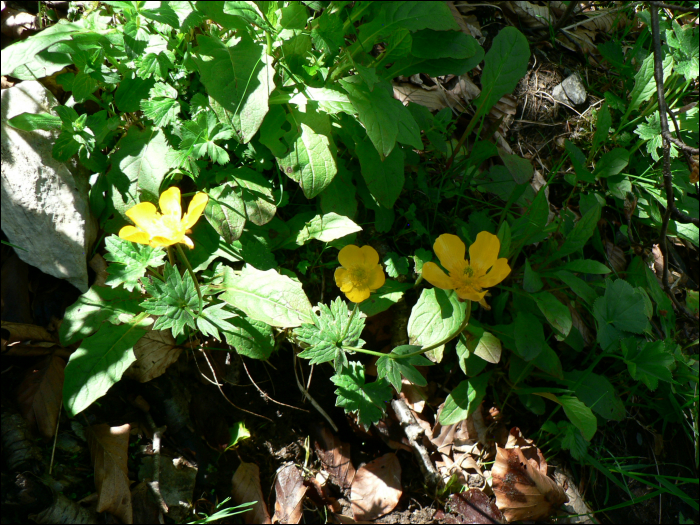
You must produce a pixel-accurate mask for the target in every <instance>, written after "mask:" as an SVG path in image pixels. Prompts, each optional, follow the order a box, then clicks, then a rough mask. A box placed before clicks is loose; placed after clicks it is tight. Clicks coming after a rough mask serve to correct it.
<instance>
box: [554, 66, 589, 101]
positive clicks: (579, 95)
mask: <svg viewBox="0 0 700 525" xmlns="http://www.w3.org/2000/svg"><path fill="white" fill-rule="evenodd" d="M587 96H588V93H586V88H585V87H584V85H583V82H581V77H580V76H579V74H578V73H574V74H573V75H570V76H568V77H567V78H566V79H564V81H563V82H562V83H561V84H558V85H557V86H555V87H554V89H553V90H552V97H554V98H555V99H556V100H558V101H559V102H562V103H564V104H569V105H573V106H578V105H579V104H583V103H584V102H585V101H586V97H587Z"/></svg>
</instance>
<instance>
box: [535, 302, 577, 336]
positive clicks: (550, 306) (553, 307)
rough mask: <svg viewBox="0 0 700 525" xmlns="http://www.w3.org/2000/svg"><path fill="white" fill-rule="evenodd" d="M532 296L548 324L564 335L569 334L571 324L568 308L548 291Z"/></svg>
mask: <svg viewBox="0 0 700 525" xmlns="http://www.w3.org/2000/svg"><path fill="white" fill-rule="evenodd" d="M533 298H534V299H535V302H536V303H537V306H539V307H540V311H541V312H542V313H543V314H544V316H545V317H546V318H547V321H549V324H550V325H552V327H553V328H554V329H555V330H556V331H557V332H559V333H560V334H561V335H563V336H564V337H566V336H567V335H569V332H570V331H571V326H572V321H571V312H569V309H568V308H567V307H566V306H565V305H563V304H562V303H561V301H559V299H557V298H556V297H554V296H553V295H552V294H551V293H549V292H540V293H538V294H535V295H534V296H533Z"/></svg>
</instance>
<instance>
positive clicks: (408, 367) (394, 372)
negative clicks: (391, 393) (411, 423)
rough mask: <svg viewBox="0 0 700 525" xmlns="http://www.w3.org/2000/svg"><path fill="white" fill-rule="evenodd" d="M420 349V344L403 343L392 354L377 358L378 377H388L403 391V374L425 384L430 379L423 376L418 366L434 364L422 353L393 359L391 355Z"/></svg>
mask: <svg viewBox="0 0 700 525" xmlns="http://www.w3.org/2000/svg"><path fill="white" fill-rule="evenodd" d="M419 350H420V347H419V346H411V345H403V346H397V347H396V348H394V349H393V350H392V351H391V354H387V355H384V356H382V357H380V358H379V359H378V360H377V377H378V378H379V379H382V378H386V379H387V380H388V381H389V382H390V383H391V384H392V385H393V387H394V388H395V389H396V391H397V392H401V376H404V377H405V378H406V379H408V380H409V381H410V382H411V383H413V384H414V385H418V386H425V385H427V384H428V381H427V380H426V379H425V377H423V374H421V373H420V372H419V371H418V370H417V369H416V367H417V366H430V365H432V364H434V363H433V362H432V361H430V360H428V359H426V358H425V357H423V356H422V355H414V356H411V357H406V358H403V359H392V358H391V357H389V356H390V355H406V354H411V353H413V352H417V351H419Z"/></svg>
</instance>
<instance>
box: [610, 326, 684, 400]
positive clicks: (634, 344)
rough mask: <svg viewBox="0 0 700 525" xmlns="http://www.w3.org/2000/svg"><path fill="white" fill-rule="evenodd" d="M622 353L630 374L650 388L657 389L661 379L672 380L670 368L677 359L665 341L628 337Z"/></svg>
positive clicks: (624, 341)
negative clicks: (640, 339) (669, 350)
mask: <svg viewBox="0 0 700 525" xmlns="http://www.w3.org/2000/svg"><path fill="white" fill-rule="evenodd" d="M622 353H623V356H624V359H625V363H627V368H628V369H629V372H630V375H631V376H632V377H633V378H634V379H636V380H637V381H641V382H642V383H644V384H645V385H646V386H647V388H649V390H656V388H657V387H658V386H659V379H661V380H662V381H672V379H673V376H672V375H671V371H670V368H671V366H672V365H673V363H674V362H675V359H674V358H673V355H671V354H670V353H669V352H668V351H667V350H666V345H665V343H664V341H653V342H649V341H638V340H637V339H635V338H634V337H628V338H627V339H624V340H623V341H622Z"/></svg>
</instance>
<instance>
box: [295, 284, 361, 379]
mask: <svg viewBox="0 0 700 525" xmlns="http://www.w3.org/2000/svg"><path fill="white" fill-rule="evenodd" d="M318 308H319V315H317V316H315V317H314V319H313V324H303V325H301V326H300V327H299V328H297V329H295V330H294V335H295V336H296V337H297V339H299V341H301V342H302V343H306V344H307V345H309V347H308V348H306V349H305V350H304V351H303V352H301V353H300V354H299V357H303V358H304V359H309V360H310V364H312V365H315V364H318V363H326V362H328V361H335V369H336V370H342V368H343V366H344V367H347V366H348V360H347V357H346V356H345V351H344V350H343V349H342V347H343V346H351V347H355V348H362V347H363V346H364V345H365V342H364V341H363V340H362V339H360V334H361V333H362V330H363V329H364V327H365V321H364V319H362V318H360V316H359V315H357V314H356V315H354V316H353V317H352V318H351V317H350V312H349V311H348V306H347V304H346V303H345V301H343V300H342V299H341V298H340V297H338V298H336V299H335V301H333V302H332V303H331V306H330V308H329V307H327V306H326V305H325V304H319V305H318ZM343 334H345V337H343V338H342V339H341V337H342V336H343Z"/></svg>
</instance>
